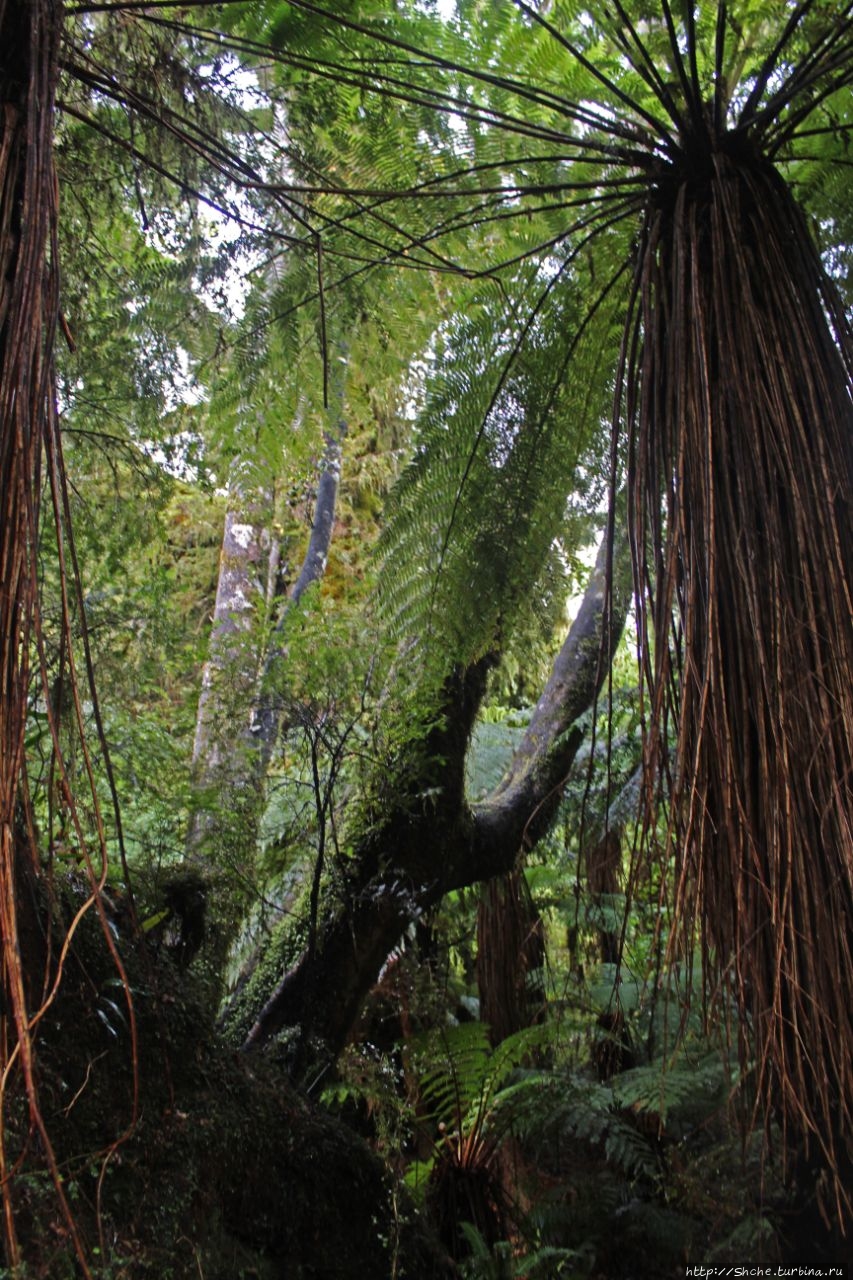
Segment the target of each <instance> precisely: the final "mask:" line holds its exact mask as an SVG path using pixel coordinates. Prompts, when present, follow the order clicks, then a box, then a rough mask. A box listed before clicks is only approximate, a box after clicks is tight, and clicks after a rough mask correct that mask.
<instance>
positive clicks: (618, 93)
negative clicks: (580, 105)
mask: <svg viewBox="0 0 853 1280" xmlns="http://www.w3.org/2000/svg"><path fill="white" fill-rule="evenodd" d="M512 2H513V4H514V5H515V6H516V8H518V9H520V10H521V12H522V13H524V14H525V15H526V16H527V17H528V18H530V20H531V21H532V22H535V23H536V24H537V26H540V27H542V28H543V29H544V30H545V31H547V32H548V34H549V35H550V36H551V37H552V39H554V40H556V42H557V43H558V44H559V45H561V46H562V47H563V48H564V49H565V50H566V51H567V52H568V53H570V54H571V55H572V57H573V58H574V59H575V61H576V62H577V63H578V65H579V66H582V67H583V69H584V70H585V71H588V72H589V74H590V75H591V76H592V77H593V79H594V80H597V81H598V83H599V84H600V85H602V86H603V87H604V88H605V89H607V91H608V93H611V94H612V95H613V97H614V98H615V99H616V100H617V101H618V102H621V103H622V105H623V106H625V107H628V109H629V110H630V111H631V112H632V114H634V115H636V116H638V117H639V118H640V119H641V120H644V121H645V123H646V124H647V125H648V126H649V127H650V128H651V130H652V133H653V135H654V136H655V137H656V138H658V139H660V140H661V142H662V143H665V144H666V148H667V149H668V150H669V151H671V152H676V151H677V150H678V145H677V143H676V140H675V137H674V136H673V134H671V133H670V131H669V129H668V128H667V127H666V125H665V124H664V122H663V120H660V119H658V117H657V116H654V115H652V113H651V112H649V111H646V110H645V108H644V107H642V106H641V105H640V103H638V102H637V101H635V99H633V98H632V97H631V96H630V94H627V93H625V91H624V90H623V89H620V87H619V85H617V84H615V83H614V81H613V80H611V79H610V77H609V76H606V75H605V74H604V73H603V72H602V71H601V70H600V69H599V68H598V67H596V66H595V64H594V63H592V62H590V60H589V58H587V57H586V55H585V54H583V53H582V52H581V51H580V49H578V47H577V46H576V45H574V44H572V42H571V40H568V39H566V37H565V36H564V35H563V33H562V32H561V31H559V30H558V29H557V28H556V27H555V26H554V24H553V23H552V22H549V21H548V19H547V18H545V17H544V16H543V15H542V14H541V13H538V12H537V11H536V9H534V8H532V7H531V6H530V5H529V4H527V2H526V0H512Z"/></svg>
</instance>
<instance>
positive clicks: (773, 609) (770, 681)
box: [618, 57, 853, 1224]
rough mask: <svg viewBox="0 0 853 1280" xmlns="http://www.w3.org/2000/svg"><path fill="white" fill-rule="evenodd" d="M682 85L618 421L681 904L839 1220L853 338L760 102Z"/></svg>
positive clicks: (759, 1072)
mask: <svg viewBox="0 0 853 1280" xmlns="http://www.w3.org/2000/svg"><path fill="white" fill-rule="evenodd" d="M849 64H850V59H849V57H848V59H847V63H846V65H845V74H846V75H847V77H848V79H849V78H850V76H851V68H850V65H849ZM811 70H812V72H813V74H814V76H815V78H816V79H817V77H818V76H819V67H818V65H817V63H815V64H814V65H813V66H812V68H811ZM768 78H769V74H768ZM793 78H794V77H793V76H792V79H793ZM721 79H722V78H721V77H718V83H720V82H721ZM684 89H685V97H686V105H685V107H684V110H683V114H682V115H681V116H680V118H679V121H678V124H679V127H678V131H677V134H676V138H675V141H676V144H677V145H675V146H671V147H669V148H668V149H667V150H666V151H665V153H664V152H662V151H659V152H658V154H657V155H656V156H655V157H653V158H651V159H650V161H649V167H648V176H649V200H648V208H647V212H646V216H645V219H644V223H643V227H642V232H641V237H640V241H639V248H638V256H637V263H636V274H635V290H634V304H633V308H632V313H631V317H630V320H629V326H628V329H627V331H626V342H625V358H624V363H625V369H624V377H623V380H622V383H621V389H620V390H621V411H620V417H619V423H618V425H619V427H620V429H621V427H622V425H623V424H624V425H625V426H626V427H627V431H628V436H629V443H630V472H631V521H632V539H633V549H634V561H635V572H636V587H637V594H638V600H639V613H640V632H641V644H642V650H643V661H644V684H645V690H646V696H647V708H648V720H647V735H646V737H647V741H646V752H647V765H648V776H649V778H651V777H653V776H656V777H658V778H660V777H661V776H662V775H663V776H664V777H665V778H666V779H667V784H666V787H665V788H664V789H665V790H668V792H669V798H670V803H669V805H668V809H667V812H668V822H667V832H666V837H665V840H664V841H663V843H664V846H665V847H664V849H663V858H664V864H663V865H664V866H671V865H674V866H675V869H676V870H675V881H674V884H673V894H674V897H673V901H674V906H675V909H676V919H678V920H680V921H681V922H682V927H683V932H682V939H683V940H686V941H687V943H688V945H692V940H693V925H694V924H697V923H698V925H699V932H700V933H701V940H702V947H703V952H704V960H705V964H706V965H707V966H708V968H709V971H713V972H715V973H716V974H717V977H718V980H719V987H718V990H719V992H720V995H721V997H722V998H724V999H726V1000H727V1002H728V1004H729V1006H730V1007H732V1006H733V1007H736V1008H737V1010H738V1015H737V1016H738V1021H739V1034H740V1036H741V1039H742V1042H743V1047H744V1054H745V1056H746V1057H747V1058H751V1059H752V1061H753V1062H754V1071H753V1073H752V1077H751V1088H752V1089H753V1093H752V1096H753V1099H754V1109H755V1114H756V1115H758V1114H763V1115H764V1116H765V1117H768V1118H775V1120H776V1121H777V1122H778V1123H779V1125H780V1126H781V1129H782V1132H783V1135H784V1137H785V1139H786V1141H787V1142H789V1144H790V1145H791V1146H792V1147H795V1148H797V1149H798V1150H799V1152H800V1155H802V1153H803V1152H805V1153H806V1159H807V1160H808V1161H810V1162H812V1163H813V1164H814V1165H815V1167H819V1168H821V1169H823V1170H824V1171H828V1174H829V1178H828V1179H824V1182H825V1184H826V1185H831V1188H832V1190H831V1192H830V1191H827V1193H826V1195H825V1198H824V1209H825V1211H826V1213H827V1214H828V1215H829V1216H830V1217H832V1218H834V1219H835V1220H836V1221H838V1222H840V1223H842V1224H843V1222H844V1220H845V1217H847V1216H848V1215H849V1213H850V1208H851V1204H850V1184H849V1182H848V1183H847V1185H846V1187H845V1169H847V1170H849V1169H850V1167H851V1166H850V1160H851V1156H853V1003H851V1000H850V988H851V980H852V979H853V930H851V924H852V923H853V600H851V595H853V507H852V506H851V496H853V412H851V398H852V397H853V378H851V371H853V346H852V345H851V337H850V331H849V329H848V325H847V321H846V318H845V315H844V311H843V308H842V305H841V303H840V301H839V298H838V295H837V292H836V289H835V287H834V285H833V282H832V280H831V279H830V278H829V276H828V275H827V272H826V270H825V269H824V266H823V264H822V261H821V258H820V255H819V252H818V250H817V248H816V245H815V242H814V239H813V235H812V232H811V229H810V227H809V225H808V224H807V221H806V218H805V216H804V214H803V212H802V210H801V209H800V207H799V206H798V204H797V202H796V200H795V199H794V196H793V195H792V192H791V189H790V187H789V185H788V184H787V183H786V182H785V181H784V180H783V178H782V177H781V176H780V171H779V169H778V168H777V167H776V166H775V164H774V155H775V150H776V141H774V137H775V135H774V134H773V132H772V130H771V129H770V128H769V127H765V124H764V116H763V115H762V112H761V110H760V108H759V106H758V104H757V103H755V104H752V103H751V102H748V103H747V104H746V107H745V108H744V109H743V112H742V115H741V117H740V118H739V119H737V120H736V121H735V122H734V123H732V121H731V118H729V121H728V123H726V120H725V116H726V104H725V103H724V102H720V101H717V102H712V103H711V104H710V105H706V104H705V103H703V102H702V101H700V100H699V98H698V96H695V95H693V94H692V81H691V78H690V75H689V74H688V72H687V71H686V70H685V74H684ZM775 91H776V93H777V94H781V93H784V87H782V88H778V87H777V88H776V90H775ZM791 92H792V94H793V93H794V92H795V87H794V88H792V90H791ZM778 109H779V108H778V104H777V108H776V112H774V114H773V116H772V118H773V119H774V120H776V121H777V122H778V119H779V115H778ZM731 114H732V113H731V112H729V117H731ZM777 141H778V139H777ZM649 812H651V808H650V809H649ZM650 827H651V824H649V832H648V834H651V831H650ZM685 922H686V923H685Z"/></svg>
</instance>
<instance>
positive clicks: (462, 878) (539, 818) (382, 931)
mask: <svg viewBox="0 0 853 1280" xmlns="http://www.w3.org/2000/svg"><path fill="white" fill-rule="evenodd" d="M626 561H627V547H623V548H622V549H621V550H619V551H618V552H617V555H616V565H615V572H613V573H612V574H611V565H610V556H609V549H608V545H607V543H605V544H604V545H603V546H602V549H601V551H600V553H599V556H598V560H597V562H596V566H595V569H594V571H593V573H592V576H591V578H590V581H589V585H588V586H587V590H586V593H585V596H584V600H583V603H582V605H581V608H580V611H579V614H578V616H577V619H576V620H575V623H574V625H573V626H572V628H571V631H570V632H569V635H568V637H567V638H566V641H565V643H564V645H563V647H562V649H561V650H560V652H559V654H558V656H557V658H556V660H555V663H554V667H553V669H552V673H551V676H550V679H549V681H548V683H547V685H546V688H545V690H544V692H543V694H542V697H541V698H540V700H539V703H538V704H537V706H536V709H535V712H534V714H533V717H532V719H531V722H530V724H529V726H528V728H527V731H526V733H525V735H524V738H523V740H522V742H521V744H520V745H519V748H518V750H517V752H516V754H515V756H514V758H513V761H512V764H511V766H510V769H509V771H508V773H507V775H506V777H505V778H504V780H503V782H502V783H501V784H500V786H499V788H498V789H497V791H496V792H495V794H494V795H492V796H490V797H488V798H487V799H486V800H484V801H483V802H481V803H478V804H473V805H472V804H470V803H469V802H468V800H467V799H466V795H465V782H464V770H465V756H466V752H467V749H468V744H469V741H470V736H471V731H472V729H473V726H474V722H475V718H476V715H477V711H478V709H479V707H480V703H481V700H482V697H483V694H484V692H485V687H486V678H487V676H488V672H489V670H490V668H491V666H492V665H493V659H492V658H491V657H490V656H488V655H487V656H485V657H484V658H483V659H481V660H480V661H479V662H478V663H476V664H475V665H474V666H472V667H471V668H470V669H469V670H467V671H464V672H463V671H457V672H455V673H454V674H453V675H452V676H451V677H450V678H449V679H448V680H447V681H446V683H445V686H444V690H443V698H442V706H441V707H440V712H439V714H438V715H437V717H436V719H435V727H434V728H433V729H432V731H431V732H430V734H429V735H428V739H427V741H426V743H425V744H423V745H422V749H421V750H420V753H419V759H420V760H421V761H423V762H424V763H423V765H422V767H421V768H420V770H419V771H416V774H415V776H414V777H413V776H410V775H411V761H409V760H406V761H404V762H403V764H402V766H401V768H400V774H401V777H403V778H405V782H402V781H401V782H400V785H399V787H395V786H394V785H393V784H392V785H391V787H390V789H389V788H386V794H387V795H389V796H390V797H391V798H392V800H391V803H390V804H389V807H388V808H387V810H386V812H385V813H384V814H383V815H382V816H381V818H380V819H378V820H376V821H374V822H373V823H372V824H369V825H368V828H367V830H366V831H364V832H363V834H362V836H361V838H360V839H359V840H358V842H357V845H356V853H355V857H354V859H353V862H352V864H351V866H350V868H349V870H348V892H347V896H346V899H345V901H343V902H341V903H340V904H339V905H338V907H337V909H336V910H335V911H334V912H333V913H332V914H330V915H329V916H328V917H327V918H326V919H325V920H323V921H322V922H321V924H320V928H319V932H318V937H317V941H316V945H315V946H314V947H313V948H311V950H310V951H306V952H305V953H304V954H303V955H302V956H301V958H300V959H299V960H298V961H297V963H296V964H295V965H294V966H293V967H292V968H291V969H290V970H289V971H288V972H287V973H285V974H284V975H283V976H282V978H281V980H280V981H279V983H278V985H277V986H276V988H275V990H274V991H273V992H272V994H271V995H270V996H269V998H268V999H267V1001H266V1004H265V1005H264V1007H263V1009H262V1010H261V1012H260V1014H259V1016H258V1018H257V1020H256V1022H255V1024H254V1026H253V1027H252V1029H251V1031H250V1033H249V1036H248V1038H247V1040H246V1047H247V1048H249V1049H253V1048H257V1047H259V1046H260V1045H262V1044H264V1043H265V1042H266V1041H267V1040H269V1039H270V1037H271V1036H273V1035H275V1034H276V1033H278V1032H280V1031H281V1030H282V1029H283V1028H285V1027H293V1028H298V1029H299V1030H298V1043H299V1048H298V1050H297V1053H296V1067H295V1069H296V1072H297V1074H300V1073H301V1072H302V1071H303V1070H305V1069H306V1068H307V1067H309V1066H312V1064H316V1063H317V1061H318V1059H320V1060H324V1059H325V1060H328V1059H329V1058H334V1057H335V1056H336V1055H337V1054H338V1053H339V1052H340V1050H341V1049H342V1047H343V1045H344V1044H345V1042H346V1039H347V1036H348V1035H349V1033H350V1031H351V1029H352V1026H353V1024H354V1022H355V1020H356V1018H357V1016H358V1013H359V1011H360V1009H361V1006H362V1003H363V1001H364V999H365V997H366V995H367V993H368V991H369V990H370V988H371V986H372V985H373V983H374V982H375V981H376V978H377V975H378V973H379V971H380V969H381V967H382V965H383V963H384V962H385V960H386V959H387V957H388V954H389V953H390V951H391V950H392V948H393V947H394V946H395V945H396V943H397V942H398V940H399V939H400V937H401V936H402V934H403V933H404V932H405V931H406V929H407V928H408V927H409V925H410V924H411V923H412V922H413V921H415V920H417V919H418V918H419V916H420V915H421V914H422V913H423V912H424V911H426V910H428V909H429V908H430V907H432V906H434V905H435V904H436V903H437V902H439V901H440V900H441V898H442V897H443V896H444V894H445V893H448V892H449V891H450V890H453V889H459V888H463V887H466V886H469V885H473V884H476V883H477V882H479V881H482V880H487V879H490V878H492V877H494V876H498V875H502V874H505V873H507V872H509V871H511V870H512V869H513V868H514V867H515V866H516V863H517V861H518V858H519V857H520V855H521V854H522V853H523V852H524V851H526V850H527V849H529V848H530V847H531V846H532V845H533V844H534V843H535V842H536V840H538V839H539V838H540V837H541V836H542V835H543V834H544V832H545V831H546V830H547V829H548V826H549V825H550V823H551V822H552V821H553V818H554V815H555V813H556V810H557V806H558V804H559V799H560V796H561V794H562V790H563V787H564V785H565V783H566V781H567V778H568V774H569V771H570V769H571V766H572V762H573V760H574V758H575V755H576V753H577V750H578V747H579V746H580V743H581V741H582V738H583V735H582V732H581V730H580V729H579V728H577V727H576V726H575V725H574V721H576V720H577V718H578V717H579V716H580V715H581V714H582V713H583V712H584V711H585V710H587V708H588V707H589V706H590V705H591V703H592V702H593V700H594V698H595V696H596V693H597V691H598V689H599V687H600V685H601V681H602V680H603V678H604V675H605V674H606V672H607V670H608V668H609V664H610V660H611V657H612V654H613V650H614V648H615V646H616V644H617V642H618V639H619V636H620V635H621V632H622V628H623V626H624V621H625V615H626V611H627V605H628V598H629V595H630V591H629V588H628V584H627V574H626V572H625V562H626ZM394 796H396V800H395V801H394V800H393V797H394Z"/></svg>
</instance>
